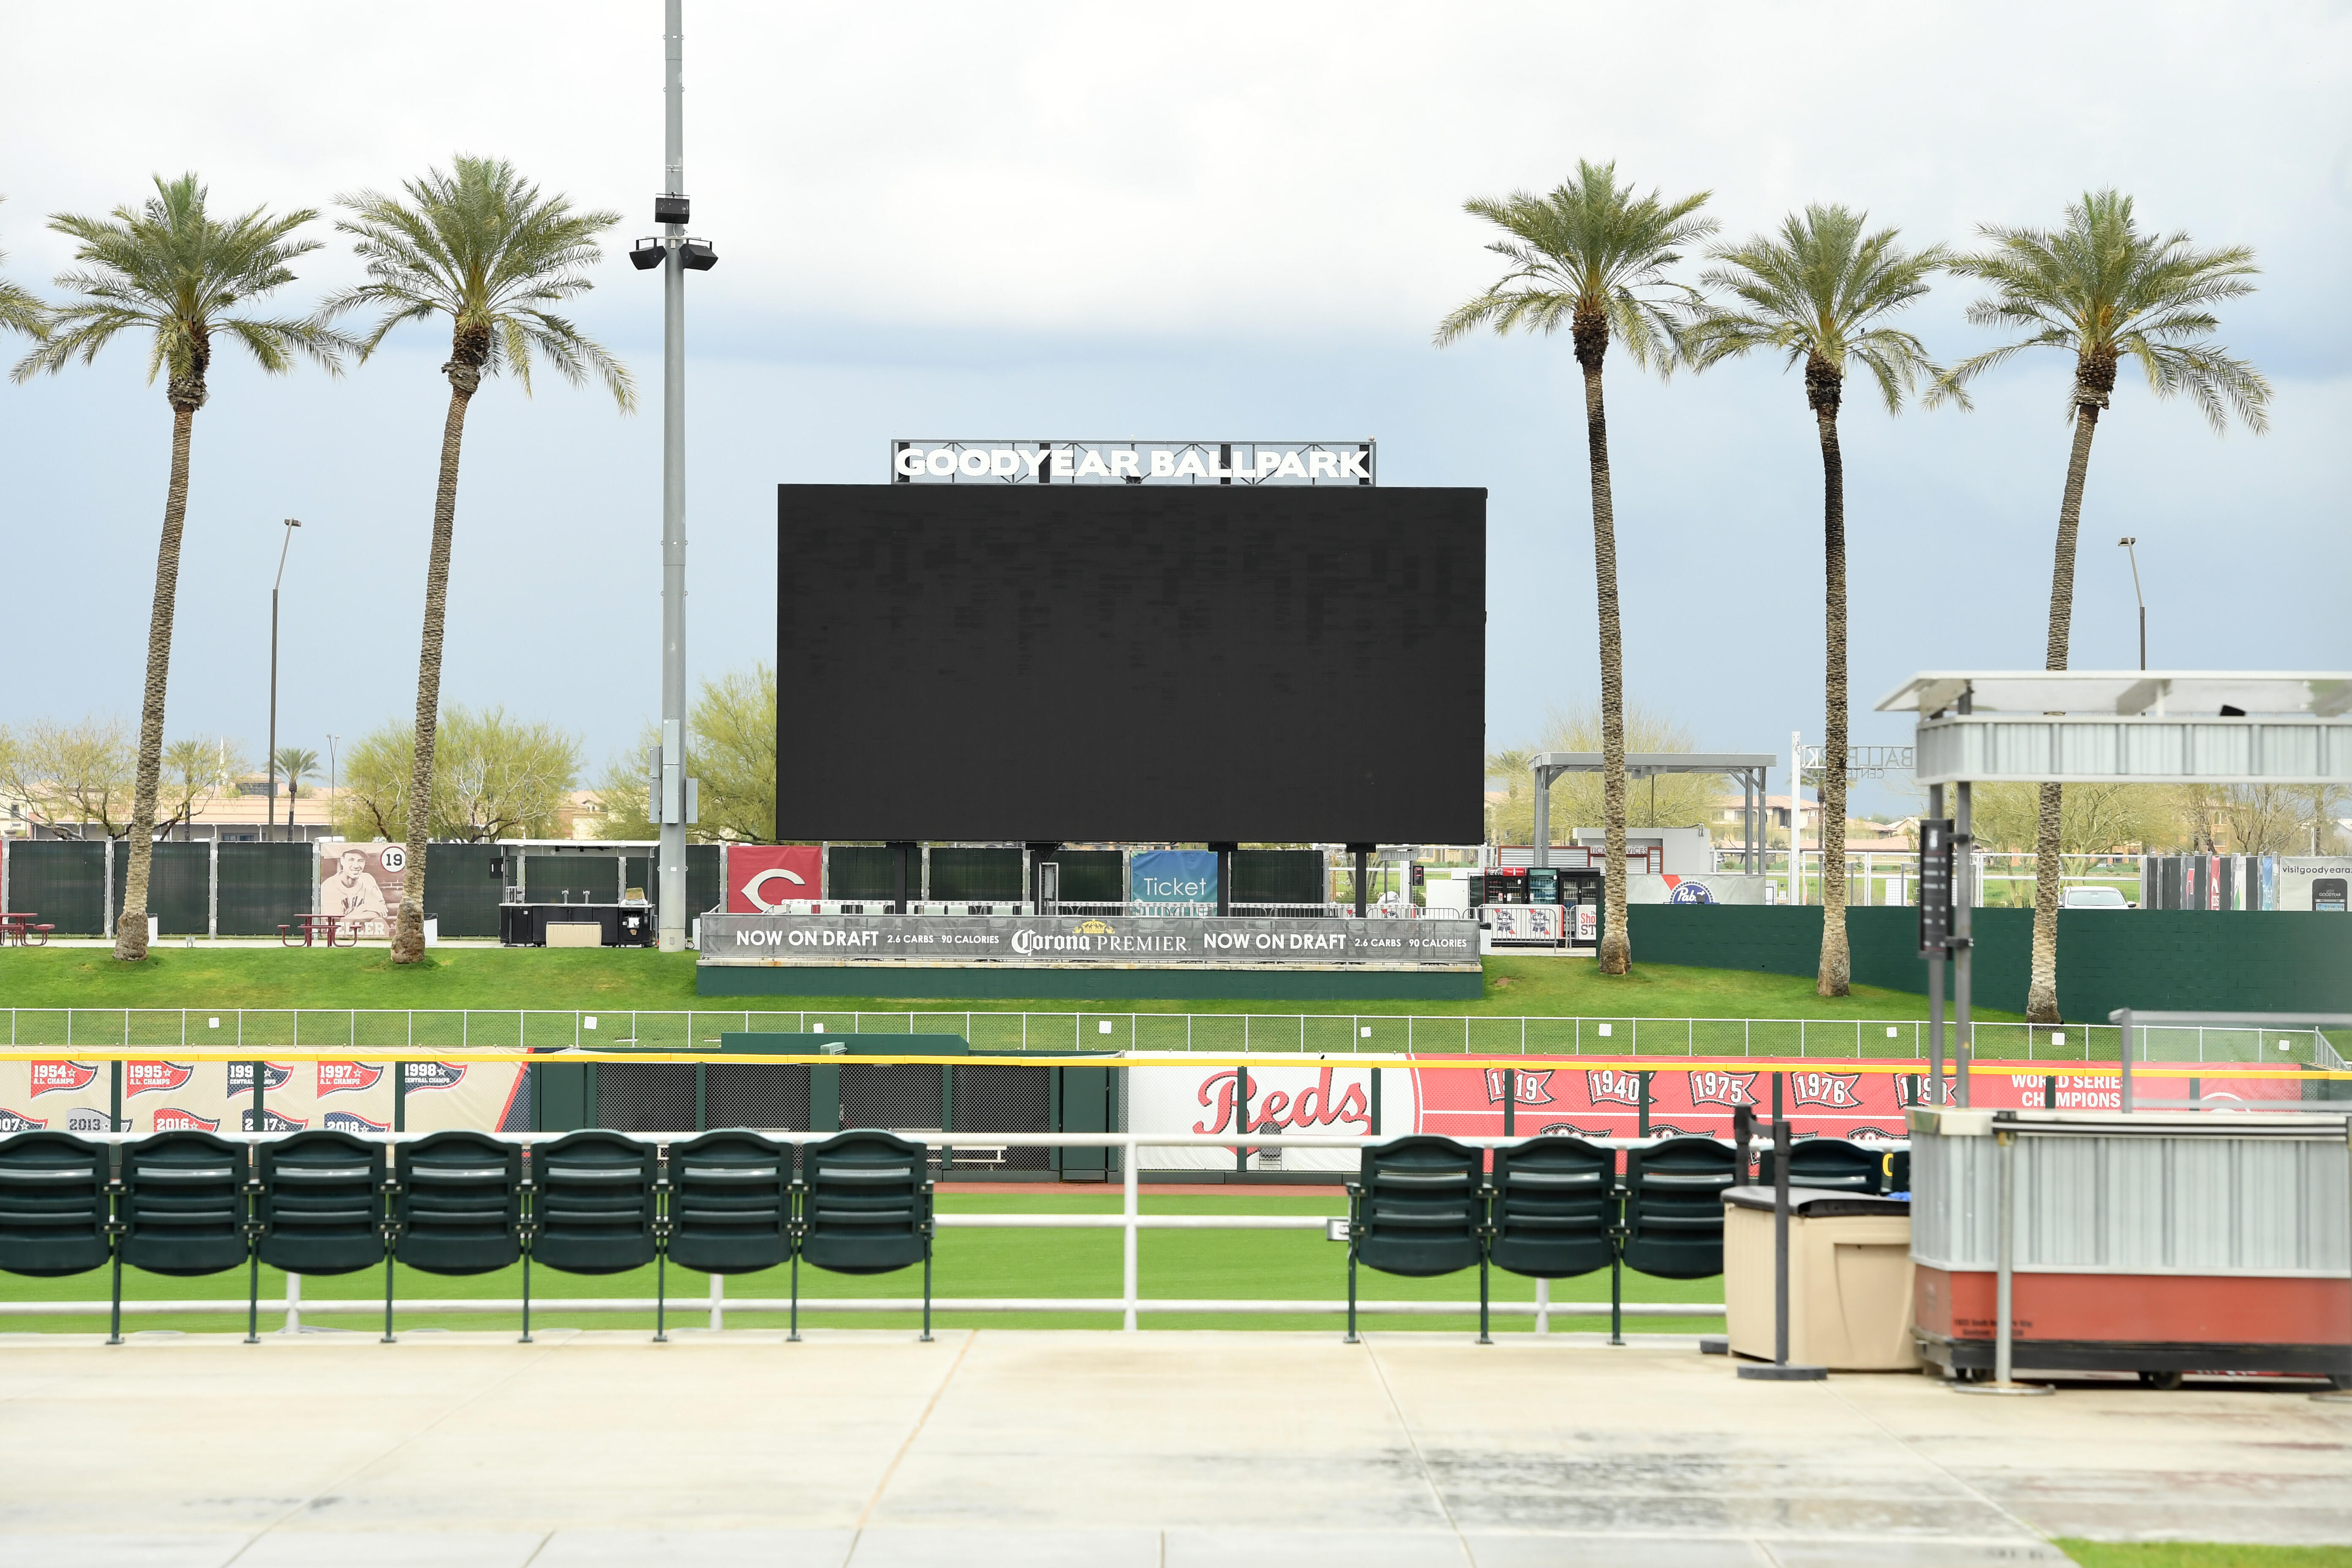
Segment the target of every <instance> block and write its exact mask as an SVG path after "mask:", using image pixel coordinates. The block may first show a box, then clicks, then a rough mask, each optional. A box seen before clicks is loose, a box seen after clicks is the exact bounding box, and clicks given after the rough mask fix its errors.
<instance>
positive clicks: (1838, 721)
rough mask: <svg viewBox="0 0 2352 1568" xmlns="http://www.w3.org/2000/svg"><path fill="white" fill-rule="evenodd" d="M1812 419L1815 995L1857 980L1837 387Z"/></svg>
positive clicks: (1840, 991) (1838, 991) (1838, 992)
mask: <svg viewBox="0 0 2352 1568" xmlns="http://www.w3.org/2000/svg"><path fill="white" fill-rule="evenodd" d="M1808 379H1809V380H1810V379H1811V377H1810V376H1809V377H1808ZM1814 423H1815V424H1816V425H1817V426H1819V427H1820V429H1821V437H1822V562H1823V569H1824V571H1825V573H1826V574H1827V577H1828V584H1827V591H1826V594H1825V595H1824V597H1823V600H1822V603H1823V606H1824V608H1825V611H1826V614H1825V615H1824V616H1823V620H1824V622H1825V625H1826V627H1827V633H1828V635H1827V637H1826V639H1825V640H1826V644H1827V650H1828V657H1827V668H1826V670H1825V679H1823V682H1822V688H1823V690H1824V691H1825V692H1826V693H1827V696H1828V714H1827V717H1826V719H1825V721H1824V722H1823V725H1822V730H1823V734H1822V965H1821V973H1820V975H1819V977H1818V978H1817V979H1816V980H1815V981H1814V982H1813V993H1814V994H1816V995H1819V996H1843V995H1844V994H1846V992H1847V990H1848V988H1849V987H1850V986H1851V984H1853V951H1852V949H1851V948H1849V947H1848V945H1847V943H1846V934H1845V749H1846V739H1845V737H1846V724H1845V708H1846V679H1845V677H1846V669H1845V455H1844V454H1843V452H1842V451H1840V450H1839V447H1838V432H1837V402H1836V392H1835V390H1834V387H1832V392H1831V393H1830V396H1829V402H1828V405H1827V406H1826V407H1819V408H1818V409H1817V412H1816V414H1815V416H1814Z"/></svg>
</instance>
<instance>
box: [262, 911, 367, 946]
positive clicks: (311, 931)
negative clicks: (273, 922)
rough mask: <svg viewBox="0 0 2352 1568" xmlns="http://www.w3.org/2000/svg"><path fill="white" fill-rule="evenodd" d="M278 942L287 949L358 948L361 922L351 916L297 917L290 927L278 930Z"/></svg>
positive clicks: (280, 927) (282, 927) (283, 926)
mask: <svg viewBox="0 0 2352 1568" xmlns="http://www.w3.org/2000/svg"><path fill="white" fill-rule="evenodd" d="M339 936H340V937H341V938H342V941H341V942H337V940H336V939H337V938H338V937H339ZM278 942H279V943H280V945H282V946H286V947H312V946H320V947H336V946H342V947H357V946H359V944H360V922H359V921H356V920H353V919H352V917H351V916H349V915H296V916H295V917H294V920H293V922H292V923H291V924H290V925H282V926H279V927H278Z"/></svg>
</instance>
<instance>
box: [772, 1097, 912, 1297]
mask: <svg viewBox="0 0 2352 1568" xmlns="http://www.w3.org/2000/svg"><path fill="white" fill-rule="evenodd" d="M928 1160H929V1150H928V1149H926V1148H925V1146H924V1145H922V1144H920V1143H918V1142H913V1141H912V1140H910V1139H906V1138H899V1137H896V1136H893V1135H892V1134H890V1133H887V1132H878V1131H856V1132H844V1133H842V1134H840V1135H839V1136H838V1137H834V1138H828V1139H826V1140H825V1141H824V1142H822V1143H812V1144H809V1145H808V1146H807V1147H806V1148H804V1149H803V1151H802V1152H801V1179H800V1182H799V1183H798V1184H797V1185H798V1187H799V1190H800V1217H799V1220H798V1223H797V1226H796V1230H797V1237H796V1241H797V1245H796V1246H795V1247H793V1319H792V1336H793V1338H798V1337H799V1333H800V1264H801V1261H802V1260H803V1259H806V1260H807V1261H808V1263H809V1264H810V1265H811V1266H813V1267H814V1268H827V1269H831V1270H832V1271H833V1272H835V1273H836V1274H887V1273H889V1272H890V1271H892V1270H894V1269H898V1268H908V1267H911V1266H912V1265H914V1264H917V1263H920V1264H921V1265H922V1266H923V1336H922V1337H923V1338H924V1339H925V1340H927V1341H928V1340H929V1338H930V1337H931V1228H932V1226H931V1182H930V1174H929V1164H928Z"/></svg>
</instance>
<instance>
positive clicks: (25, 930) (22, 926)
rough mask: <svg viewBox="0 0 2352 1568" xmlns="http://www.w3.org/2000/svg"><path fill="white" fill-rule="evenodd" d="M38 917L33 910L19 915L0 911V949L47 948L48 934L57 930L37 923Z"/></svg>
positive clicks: (51, 926) (54, 927)
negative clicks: (14, 947)
mask: <svg viewBox="0 0 2352 1568" xmlns="http://www.w3.org/2000/svg"><path fill="white" fill-rule="evenodd" d="M40 918H41V917H40V915H39V913H38V912H37V911H36V910H24V911H23V912H21V913H16V912H10V911H0V947H5V946H8V945H11V944H14V945H15V946H17V947H47V945H48V942H49V933H50V932H51V931H55V930H57V929H58V928H57V927H56V926H54V925H42V924H39V923H37V922H38V921H40Z"/></svg>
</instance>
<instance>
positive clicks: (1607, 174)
mask: <svg viewBox="0 0 2352 1568" xmlns="http://www.w3.org/2000/svg"><path fill="white" fill-rule="evenodd" d="M1708 195H1709V193H1707V192H1705V191H1701V192H1699V193H1697V194H1696V195H1688V196H1684V197H1682V198H1680V199H1679V200H1676V201H1667V200H1665V199H1664V197H1662V196H1661V195H1659V194H1658V193H1657V192H1656V191H1652V192H1651V193H1650V194H1649V195H1635V193H1634V190H1633V185H1632V184H1630V183H1628V184H1622V185H1621V184H1618V183H1617V165H1616V164H1615V163H1591V161H1589V160H1584V161H1580V162H1579V163H1578V164H1577V166H1576V175H1575V177H1574V178H1573V179H1572V180H1570V181H1568V182H1565V183H1563V184H1560V185H1559V186H1558V187H1557V188H1555V189H1554V190H1552V191H1551V192H1550V193H1549V194H1548V195H1536V194H1534V193H1532V192H1528V191H1515V192H1513V193H1512V194H1511V195H1508V196H1500V197H1496V196H1479V197H1474V198H1472V199H1471V200H1469V201H1467V202H1465V203H1464V204H1463V210H1464V211H1465V212H1466V213H1468V214H1469V215H1470V216H1473V217H1476V218H1482V219H1484V220H1486V222H1487V223H1490V224H1492V225H1494V226H1496V228H1498V229H1501V230H1502V231H1503V236H1502V237H1500V238H1497V239H1496V240H1494V241H1491V242H1490V243H1489V244H1488V245H1487V247H1486V248H1487V249H1489V250H1491V251H1493V252H1494V253H1495V254H1496V255H1497V256H1500V257H1502V258H1504V259H1505V260H1506V261H1507V262H1508V263H1509V264H1510V266H1509V269H1508V270H1507V271H1506V272H1505V273H1504V274H1503V276H1502V277H1501V278H1500V279H1497V280H1496V282H1494V283H1493V284H1490V285H1489V286H1488V287H1487V289H1486V291H1485V292H1483V293H1481V294H1479V295H1477V296H1476V297H1475V298H1474V299H1472V300H1469V301H1468V302H1466V303H1465V304H1463V305H1461V306H1459V307H1457V308H1456V309H1454V310H1452V311H1450V312H1448V313H1447V314H1446V316H1445V317H1444V320H1442V321H1440V322H1439V323H1438V326H1437V331H1436V333H1435V334H1434V341H1435V342H1436V343H1437V345H1438V346H1439V347H1441V348H1442V347H1444V345H1446V344H1447V343H1450V342H1455V341H1457V340H1459V339H1460V338H1462V337H1463V336H1465V334H1467V333H1469V332H1471V331H1475V330H1477V329H1478V328H1481V327H1487V328H1491V329H1493V330H1494V331H1496V332H1497V333H1498V334H1505V335H1507V334H1509V333H1511V332H1515V331H1537V332H1553V331H1559V328H1560V326H1561V325H1562V324H1563V323H1568V322H1572V321H1575V320H1576V319H1577V318H1578V317H1579V316H1580V315H1584V316H1588V317H1589V316H1597V317H1599V318H1600V320H1601V321H1602V322H1603V323H1604V324H1605V327H1606V330H1607V332H1608V335H1609V336H1610V337H1612V338H1614V339H1615V340H1616V341H1618V342H1622V344H1623V345H1624V347H1625V352H1626V354H1627V356H1628V357H1630V358H1631V359H1632V360H1633V363H1635V364H1637V365H1641V366H1643V367H1645V368H1651V369H1655V370H1657V371H1658V372H1659V373H1660V374H1671V372H1672V371H1673V368H1674V365H1675V362H1676V361H1677V360H1678V359H1679V358H1680V357H1681V349H1682V343H1681V337H1680V333H1679V331H1678V328H1677V321H1676V319H1677V316H1678V314H1679V313H1680V312H1683V311H1685V310H1687V308H1688V305H1689V301H1690V300H1691V298H1692V294H1691V290H1690V289H1689V288H1688V287H1687V286H1686V285H1683V284H1679V283H1676V282H1675V281H1673V280H1672V279H1670V278H1669V277H1668V276H1667V272H1668V269H1669V268H1672V267H1673V266H1674V265H1675V263H1677V262H1679V261H1680V260H1681V259H1682V249H1683V247H1687V246H1690V245H1694V244H1696V243H1697V242H1698V241H1700V240H1703V239H1705V238H1706V237H1708V236H1709V235H1711V234H1713V233H1714V232H1715V229H1716V224H1715V220H1713V219H1712V218H1706V217H1701V216H1698V211H1699V208H1700V207H1702V206H1704V205H1706V200H1707V197H1708Z"/></svg>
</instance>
